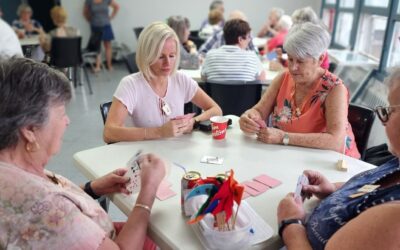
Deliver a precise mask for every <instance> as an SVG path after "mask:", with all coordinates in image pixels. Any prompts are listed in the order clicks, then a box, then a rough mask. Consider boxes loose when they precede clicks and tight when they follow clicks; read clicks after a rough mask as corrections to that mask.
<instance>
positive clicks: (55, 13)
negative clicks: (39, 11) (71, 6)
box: [50, 6, 68, 26]
mask: <svg viewBox="0 0 400 250" xmlns="http://www.w3.org/2000/svg"><path fill="white" fill-rule="evenodd" d="M50 16H51V19H52V20H53V23H54V24H55V25H57V26H58V25H60V24H64V23H66V22H67V17H68V14H67V11H66V10H65V9H64V8H63V7H61V6H54V7H53V8H52V9H51V10H50Z"/></svg>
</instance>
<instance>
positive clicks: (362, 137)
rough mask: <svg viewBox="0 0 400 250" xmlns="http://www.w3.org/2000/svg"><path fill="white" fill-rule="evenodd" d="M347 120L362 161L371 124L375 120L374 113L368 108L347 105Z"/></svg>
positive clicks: (352, 104)
mask: <svg viewBox="0 0 400 250" xmlns="http://www.w3.org/2000/svg"><path fill="white" fill-rule="evenodd" d="M348 120H349V122H350V124H351V127H352V129H353V133H354V137H355V140H356V143H357V148H358V151H359V152H360V154H361V159H364V155H365V150H366V149H367V143H368V139H369V135H370V133H371V128H372V124H373V123H374V120H375V112H374V110H373V109H371V108H369V107H366V106H362V105H358V104H354V103H351V104H350V105H349V113H348Z"/></svg>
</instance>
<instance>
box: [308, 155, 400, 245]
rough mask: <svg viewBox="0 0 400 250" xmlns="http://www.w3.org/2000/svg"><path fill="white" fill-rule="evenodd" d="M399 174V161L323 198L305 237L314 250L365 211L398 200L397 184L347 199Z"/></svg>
mask: <svg viewBox="0 0 400 250" xmlns="http://www.w3.org/2000/svg"><path fill="white" fill-rule="evenodd" d="M399 170H400V167H399V158H395V159H393V160H391V161H388V162H387V163H385V164H383V165H382V166H380V167H377V168H374V169H371V170H368V171H365V172H362V173H360V174H358V175H355V176H354V177H353V178H351V179H350V180H349V181H348V182H346V183H345V184H344V185H343V186H342V187H341V188H340V189H338V190H337V191H336V192H334V193H332V194H331V195H330V196H328V197H326V198H325V199H324V200H322V201H321V203H320V204H319V205H318V206H317V207H316V208H315V209H314V211H313V212H312V214H311V216H310V218H309V220H308V222H307V224H306V230H307V236H308V240H309V241H310V243H311V246H312V248H313V249H324V248H325V244H326V243H327V242H328V240H329V239H330V237H331V236H332V235H333V234H334V233H335V232H336V231H337V230H339V229H340V228H341V227H342V226H344V225H345V224H346V223H347V222H348V221H350V220H351V219H353V218H355V217H357V216H358V215H359V214H360V213H362V212H364V211H365V210H366V209H368V208H370V207H373V206H376V205H380V204H383V203H386V202H390V201H395V200H396V201H397V200H400V184H396V185H393V186H390V187H387V188H383V189H381V188H378V189H375V190H374V191H372V192H370V193H367V194H364V195H362V196H359V197H356V198H350V197H349V195H352V194H355V193H357V190H358V189H359V188H361V187H362V186H364V185H366V184H374V183H376V182H378V181H379V180H381V179H382V178H384V177H385V176H387V175H391V174H393V173H395V172H397V171H399Z"/></svg>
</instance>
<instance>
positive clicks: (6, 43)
mask: <svg viewBox="0 0 400 250" xmlns="http://www.w3.org/2000/svg"><path fill="white" fill-rule="evenodd" d="M0 34H1V36H0V44H1V46H0V58H10V57H13V56H20V57H22V56H23V54H22V48H21V45H20V43H19V41H18V37H17V34H15V32H14V30H13V29H12V28H11V26H10V25H9V24H8V23H6V22H5V21H4V20H3V19H2V18H0Z"/></svg>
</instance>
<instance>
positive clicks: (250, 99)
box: [205, 81, 262, 116]
mask: <svg viewBox="0 0 400 250" xmlns="http://www.w3.org/2000/svg"><path fill="white" fill-rule="evenodd" d="M205 88H206V92H207V93H208V95H209V96H211V98H212V99H214V101H215V102H217V103H218V105H219V106H220V107H221V109H222V112H223V114H224V115H236V116H240V115H241V114H243V112H244V111H246V110H247V109H249V108H251V107H253V106H254V105H255V104H256V103H257V102H258V101H259V100H260V98H261V90H262V84H261V83H260V82H259V81H253V82H244V81H240V82H235V81H229V82H224V83H222V82H219V83H217V82H206V87H205Z"/></svg>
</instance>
